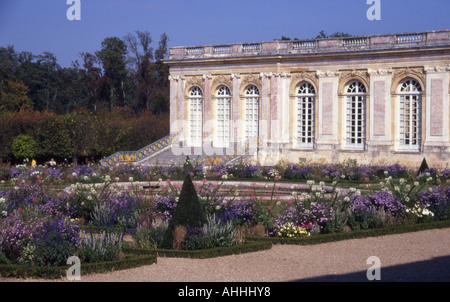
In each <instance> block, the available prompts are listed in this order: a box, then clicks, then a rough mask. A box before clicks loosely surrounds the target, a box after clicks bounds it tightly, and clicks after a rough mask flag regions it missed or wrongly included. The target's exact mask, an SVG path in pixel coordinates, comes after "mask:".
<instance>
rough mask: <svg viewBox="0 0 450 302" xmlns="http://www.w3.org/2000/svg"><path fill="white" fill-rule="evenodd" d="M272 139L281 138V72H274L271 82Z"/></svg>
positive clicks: (270, 118)
mask: <svg viewBox="0 0 450 302" xmlns="http://www.w3.org/2000/svg"><path fill="white" fill-rule="evenodd" d="M270 84H271V85H270V117H269V118H268V119H269V120H270V140H271V142H276V141H278V140H280V138H281V137H280V134H281V133H280V132H279V131H280V127H279V126H280V125H279V124H280V123H279V122H280V118H279V114H280V112H281V108H280V92H281V87H280V85H281V77H280V75H279V74H274V75H273V76H272V80H271V82H270Z"/></svg>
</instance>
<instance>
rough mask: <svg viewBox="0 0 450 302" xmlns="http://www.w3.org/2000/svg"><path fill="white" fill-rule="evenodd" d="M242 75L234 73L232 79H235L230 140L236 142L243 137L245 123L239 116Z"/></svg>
mask: <svg viewBox="0 0 450 302" xmlns="http://www.w3.org/2000/svg"><path fill="white" fill-rule="evenodd" d="M240 78H241V76H240V75H239V74H232V75H231V80H232V81H233V90H232V96H231V112H230V114H231V128H230V142H231V143H233V144H235V143H237V142H239V141H240V140H241V139H242V135H243V134H242V132H243V131H242V130H243V128H242V127H243V125H242V121H241V120H240V118H239V110H240V105H239V104H240V102H239V92H240V81H239V79H240Z"/></svg>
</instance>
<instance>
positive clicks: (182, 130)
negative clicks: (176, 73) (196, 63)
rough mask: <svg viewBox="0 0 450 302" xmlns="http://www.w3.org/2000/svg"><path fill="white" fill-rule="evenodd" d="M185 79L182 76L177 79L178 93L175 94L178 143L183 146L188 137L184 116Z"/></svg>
mask: <svg viewBox="0 0 450 302" xmlns="http://www.w3.org/2000/svg"><path fill="white" fill-rule="evenodd" d="M185 81H186V79H185V77H184V76H180V77H179V79H178V92H177V104H178V106H177V109H178V110H177V119H178V136H179V141H180V143H182V144H183V145H185V144H186V138H187V137H188V133H187V131H188V129H189V127H188V124H187V123H188V121H187V119H186V114H185V102H186V100H185V99H184V90H185Z"/></svg>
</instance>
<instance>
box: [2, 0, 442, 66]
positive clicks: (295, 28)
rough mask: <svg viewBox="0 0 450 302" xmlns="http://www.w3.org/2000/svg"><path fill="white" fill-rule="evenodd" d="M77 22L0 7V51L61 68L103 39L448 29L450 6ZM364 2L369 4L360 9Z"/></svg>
mask: <svg viewBox="0 0 450 302" xmlns="http://www.w3.org/2000/svg"><path fill="white" fill-rule="evenodd" d="M77 1H80V3H81V8H80V17H81V20H73V21H71V20H68V18H67V14H66V13H67V11H68V10H69V9H70V8H71V7H72V6H73V3H72V1H69V4H67V0H39V1H37V0H0V47H6V46H8V45H13V46H14V49H15V50H16V51H19V52H20V51H29V52H31V53H33V54H34V55H39V54H42V53H43V52H51V53H53V54H54V55H55V56H56V58H57V61H58V64H59V65H60V66H62V67H69V66H70V65H71V63H72V62H73V61H75V60H78V61H81V57H80V55H79V54H80V53H81V52H91V53H93V52H95V51H97V50H99V49H100V48H101V42H102V41H103V40H104V39H105V38H107V37H119V38H123V37H124V36H125V35H126V34H128V33H134V32H135V31H137V30H139V31H148V32H150V34H151V36H152V38H153V45H152V46H153V47H154V48H157V47H158V41H159V38H160V36H161V34H163V33H166V34H167V35H168V37H169V47H173V46H196V45H211V44H231V43H247V42H258V41H271V40H273V39H279V38H281V36H285V37H290V38H292V39H293V38H298V39H310V38H314V37H316V36H317V35H318V34H319V32H320V31H321V30H324V31H325V32H326V33H327V34H332V33H334V32H338V31H339V32H345V33H349V34H351V35H355V36H356V35H375V34H389V33H409V32H417V31H429V30H440V29H450V0H373V1H379V2H380V4H381V8H380V11H379V12H380V17H381V20H373V21H370V20H369V19H368V18H367V11H368V10H369V9H370V8H371V7H372V6H373V2H372V0H370V1H368V0H271V1H268V0H222V1H217V0H126V1H125V0H122V1H119V0H77ZM367 2H370V4H368V3H367Z"/></svg>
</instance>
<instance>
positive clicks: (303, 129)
mask: <svg viewBox="0 0 450 302" xmlns="http://www.w3.org/2000/svg"><path fill="white" fill-rule="evenodd" d="M315 98H316V91H315V89H314V86H313V85H311V83H308V82H302V83H300V85H299V86H298V87H297V90H296V100H295V104H296V110H295V133H294V146H295V147H299V148H308V149H312V148H314V134H315V133H314V132H315V124H314V123H315Z"/></svg>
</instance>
